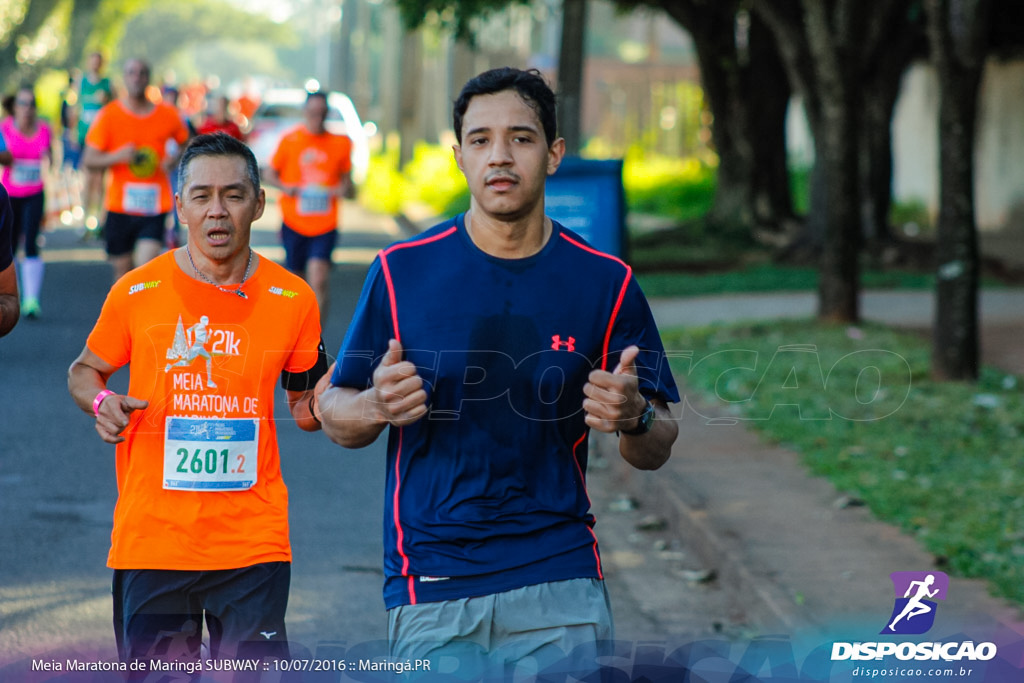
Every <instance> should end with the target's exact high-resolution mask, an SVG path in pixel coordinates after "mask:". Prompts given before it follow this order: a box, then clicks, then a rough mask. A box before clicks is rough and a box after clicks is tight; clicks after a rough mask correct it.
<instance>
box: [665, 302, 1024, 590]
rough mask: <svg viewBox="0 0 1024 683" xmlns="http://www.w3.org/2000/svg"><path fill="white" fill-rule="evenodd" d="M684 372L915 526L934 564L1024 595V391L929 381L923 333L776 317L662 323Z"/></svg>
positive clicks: (811, 463)
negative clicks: (681, 353) (683, 359)
mask: <svg viewBox="0 0 1024 683" xmlns="http://www.w3.org/2000/svg"><path fill="white" fill-rule="evenodd" d="M663 336H664V339H665V345H666V348H669V349H673V350H685V351H692V352H693V357H692V360H691V361H690V362H689V363H688V364H682V363H680V364H677V365H675V366H674V369H675V371H676V372H677V374H678V375H680V376H682V377H683V378H685V381H686V383H687V384H688V385H689V386H690V387H691V388H692V389H694V390H696V391H698V392H699V393H700V394H701V395H702V396H703V397H704V398H706V399H707V400H709V401H711V402H713V403H714V404H716V405H717V406H718V407H719V408H721V409H724V410H725V411H726V413H727V414H731V415H734V416H736V417H738V418H740V419H743V420H744V421H746V422H748V424H750V425H751V426H752V427H754V428H755V429H757V430H758V431H760V432H761V433H762V434H763V435H764V437H765V438H766V439H768V440H770V441H772V442H775V443H779V444H781V445H783V446H784V447H787V448H791V449H794V450H796V451H798V452H800V453H801V454H802V457H803V460H804V462H805V463H806V464H807V466H808V467H809V468H810V470H811V471H812V472H813V473H815V474H818V475H822V476H825V477H827V478H828V479H829V480H830V481H831V482H832V483H833V484H835V486H836V488H837V489H839V491H841V492H844V493H846V494H848V495H849V496H851V497H852V498H854V499H858V500H862V501H864V503H866V504H867V505H868V506H869V507H870V509H871V510H872V512H873V513H874V514H875V515H876V516H877V517H879V518H880V519H882V520H883V521H886V522H890V523H893V524H896V525H898V526H900V527H901V528H903V529H904V530H905V531H907V532H909V533H912V534H914V535H915V536H916V537H917V539H918V540H919V541H920V542H921V543H922V544H923V545H924V547H925V548H927V549H928V551H930V552H931V553H932V554H933V555H934V557H935V559H936V565H937V566H939V567H940V568H946V570H947V571H951V573H954V574H957V575H960V576H967V577H978V578H984V579H987V580H988V581H989V582H990V585H991V586H993V587H994V589H995V592H996V593H998V594H1000V595H1002V596H1005V597H1007V598H1009V599H1011V600H1014V601H1015V602H1017V603H1018V604H1024V474H1022V473H1024V450H1022V449H1021V447H1020V444H1021V442H1022V439H1024V396H1022V394H1021V391H1020V387H1021V381H1022V380H1021V378H1019V377H1016V376H1014V375H1012V374H1008V373H1005V372H1001V371H997V370H995V369H993V368H985V369H984V370H983V371H982V373H981V379H980V380H979V382H978V383H977V384H967V383H947V382H933V381H931V380H930V379H929V367H930V359H929V355H930V353H929V343H928V340H927V339H926V338H925V337H924V336H920V335H916V334H912V333H908V332H898V331H894V330H891V329H888V328H885V327H882V326H875V325H863V326H858V327H843V326H823V325H819V324H816V323H813V322H810V321H772V322H764V323H747V324H733V325H718V326H708V327H700V328H690V329H685V330H671V331H666V332H665V334H664V335H663Z"/></svg>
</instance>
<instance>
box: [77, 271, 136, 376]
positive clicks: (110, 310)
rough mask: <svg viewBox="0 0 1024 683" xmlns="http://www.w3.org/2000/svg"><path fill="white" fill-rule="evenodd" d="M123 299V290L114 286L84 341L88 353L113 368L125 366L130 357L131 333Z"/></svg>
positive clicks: (125, 301)
mask: <svg viewBox="0 0 1024 683" xmlns="http://www.w3.org/2000/svg"><path fill="white" fill-rule="evenodd" d="M125 297H126V295H125V294H124V289H123V288H120V287H118V286H117V285H116V284H115V285H114V287H113V288H112V289H111V290H110V293H109V294H107V299H106V301H104V302H103V309H102V310H101V311H100V317H99V318H98V319H97V320H96V325H94V326H93V328H92V332H90V333H89V338H88V339H87V340H86V346H87V347H89V350H90V351H92V352H93V353H95V354H96V355H97V356H99V357H100V358H102V359H103V360H104V361H106V362H107V363H109V364H110V365H112V366H113V367H115V368H120V367H123V366H125V365H127V364H128V363H129V362H130V361H131V356H132V340H131V333H130V332H129V329H128V316H127V315H126V312H125V309H126V308H127V303H128V302H127V299H126V298H125Z"/></svg>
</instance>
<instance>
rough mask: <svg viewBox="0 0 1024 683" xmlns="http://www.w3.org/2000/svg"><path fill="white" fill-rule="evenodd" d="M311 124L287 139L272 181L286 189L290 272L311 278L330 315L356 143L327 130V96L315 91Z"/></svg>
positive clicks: (269, 173)
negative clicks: (340, 212) (336, 250)
mask: <svg viewBox="0 0 1024 683" xmlns="http://www.w3.org/2000/svg"><path fill="white" fill-rule="evenodd" d="M303 115H304V117H305V121H304V122H303V123H302V124H300V125H298V126H296V127H295V128H294V129H292V130H291V131H289V132H288V133H286V134H285V135H284V137H282V138H281V142H280V143H279V144H278V147H277V151H276V152H275V153H274V156H273V158H272V159H271V160H270V167H269V168H268V169H267V170H266V180H267V182H268V183H270V184H272V185H276V186H278V187H279V188H281V191H282V193H283V194H282V196H281V215H282V219H283V224H282V226H281V242H282V244H283V245H284V251H285V265H286V266H287V267H288V270H290V271H292V272H293V273H298V274H300V275H303V276H305V278H306V281H307V282H309V285H310V287H312V288H313V291H314V292H315V293H316V298H317V301H318V302H319V303H320V316H321V317H324V316H326V314H327V304H328V292H329V277H330V269H331V253H332V252H333V251H334V246H335V245H336V244H337V242H338V230H337V228H338V209H339V208H340V203H339V200H340V199H341V198H343V197H344V196H345V192H346V190H347V189H348V186H349V183H350V182H352V181H351V178H350V172H351V170H352V141H351V140H350V139H349V138H348V136H345V135H334V134H333V133H330V132H328V130H327V129H326V128H325V127H324V122H325V121H326V120H327V94H326V93H323V92H314V93H310V94H309V96H308V97H307V98H306V105H305V107H304V109H303Z"/></svg>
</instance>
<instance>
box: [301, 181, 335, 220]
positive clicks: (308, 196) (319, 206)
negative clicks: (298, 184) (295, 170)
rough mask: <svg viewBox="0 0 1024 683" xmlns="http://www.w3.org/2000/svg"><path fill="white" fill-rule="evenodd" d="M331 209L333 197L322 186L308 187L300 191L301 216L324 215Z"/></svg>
mask: <svg viewBox="0 0 1024 683" xmlns="http://www.w3.org/2000/svg"><path fill="white" fill-rule="evenodd" d="M330 210H331V197H330V195H329V194H327V190H325V189H324V188H322V187H307V188H303V189H302V191H300V192H299V206H298V212H299V215H300V216H322V215H324V214H325V213H328V212H329V211H330Z"/></svg>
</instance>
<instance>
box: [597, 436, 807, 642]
mask: <svg viewBox="0 0 1024 683" xmlns="http://www.w3.org/2000/svg"><path fill="white" fill-rule="evenodd" d="M597 440H598V443H599V444H600V445H599V452H600V453H601V454H602V456H604V457H605V459H606V461H607V462H608V463H612V464H611V468H612V471H613V476H614V477H615V479H616V480H617V481H618V482H620V483H621V485H622V486H623V488H624V489H625V491H626V493H627V494H628V495H629V496H630V497H631V498H633V499H636V500H642V501H643V503H642V505H643V509H645V510H648V511H649V513H652V514H657V515H659V516H663V517H664V518H665V520H666V521H667V522H668V525H669V527H668V528H669V530H670V531H671V532H672V533H673V535H675V536H676V537H677V538H678V539H679V540H680V541H681V542H682V543H683V545H684V547H685V548H686V549H687V551H689V552H692V553H693V555H694V556H695V558H696V559H697V561H698V562H699V564H700V565H701V566H702V567H704V568H706V569H709V570H713V571H714V572H715V575H716V579H715V580H716V581H717V582H718V583H719V584H720V585H721V587H722V589H723V590H725V591H727V592H728V593H730V594H731V595H732V600H733V604H734V607H735V610H736V613H737V614H739V615H742V617H743V619H744V621H745V622H747V623H748V624H749V625H750V626H753V627H756V628H758V629H760V630H762V631H764V632H765V633H771V632H780V631H781V632H788V633H793V632H797V631H802V630H805V629H807V628H813V627H815V626H816V624H814V623H813V622H811V621H809V620H808V619H806V618H805V616H804V615H803V614H801V612H800V611H799V608H798V606H797V605H796V604H795V603H794V601H793V599H792V598H791V597H790V596H789V595H788V594H787V593H786V592H785V591H784V590H783V589H782V587H780V586H779V585H778V584H776V583H775V582H773V581H772V580H771V579H770V578H769V577H767V576H762V575H759V574H758V573H757V572H756V571H754V570H753V569H752V568H751V567H752V563H751V561H750V560H749V559H748V558H747V557H746V556H745V554H744V553H743V550H742V547H741V545H740V544H739V543H738V542H736V541H735V540H730V537H731V535H730V534H729V533H728V532H727V531H726V532H725V533H723V531H722V530H719V529H716V528H715V527H714V525H713V524H711V523H710V522H709V520H708V515H707V512H706V502H705V501H703V500H700V498H701V496H700V494H699V493H697V492H696V491H693V492H692V497H693V498H694V500H693V501H687V500H686V496H684V495H682V494H681V493H680V491H681V490H682V487H679V486H676V485H674V484H676V476H675V475H674V474H673V473H671V472H668V471H655V472H640V471H636V470H633V469H632V468H631V467H630V466H629V465H628V464H626V463H625V462H623V461H622V460H621V458H619V457H618V449H617V447H616V445H615V444H616V439H615V438H614V437H611V436H606V435H600V436H598V437H597Z"/></svg>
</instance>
